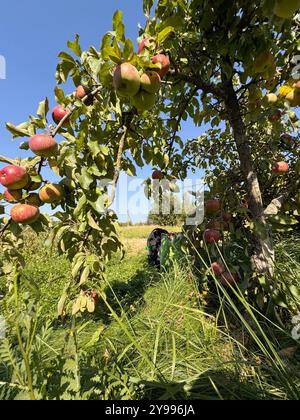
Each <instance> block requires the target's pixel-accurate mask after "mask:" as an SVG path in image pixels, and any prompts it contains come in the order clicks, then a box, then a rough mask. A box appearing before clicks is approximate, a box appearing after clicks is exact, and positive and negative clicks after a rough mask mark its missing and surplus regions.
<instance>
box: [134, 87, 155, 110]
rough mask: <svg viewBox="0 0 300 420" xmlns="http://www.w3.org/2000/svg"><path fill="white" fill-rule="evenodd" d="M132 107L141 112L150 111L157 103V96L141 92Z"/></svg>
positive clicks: (135, 97)
mask: <svg viewBox="0 0 300 420" xmlns="http://www.w3.org/2000/svg"><path fill="white" fill-rule="evenodd" d="M131 101H132V105H133V106H134V107H135V108H136V109H137V110H138V111H140V112H144V111H149V110H150V109H152V108H153V107H154V105H155V102H156V95H155V94H153V93H148V92H144V91H142V90H141V91H140V92H139V93H138V94H137V95H135V96H134V97H133V98H132V99H131Z"/></svg>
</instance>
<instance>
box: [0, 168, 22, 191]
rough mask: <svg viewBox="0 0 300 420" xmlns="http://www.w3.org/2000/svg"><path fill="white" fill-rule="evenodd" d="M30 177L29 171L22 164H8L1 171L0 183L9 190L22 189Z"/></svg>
mask: <svg viewBox="0 0 300 420" xmlns="http://www.w3.org/2000/svg"><path fill="white" fill-rule="evenodd" d="M28 179H29V177H28V174H27V171H26V169H25V168H23V167H22V166H17V165H8V166H6V167H5V168H3V169H2V170H1V171H0V183H1V184H2V185H3V187H6V188H7V189H8V190H21V189H22V188H24V187H25V185H26V184H27V183H28Z"/></svg>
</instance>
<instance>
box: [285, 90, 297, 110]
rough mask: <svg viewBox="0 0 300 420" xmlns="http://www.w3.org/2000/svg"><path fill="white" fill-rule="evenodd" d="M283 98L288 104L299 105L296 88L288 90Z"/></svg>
mask: <svg viewBox="0 0 300 420" xmlns="http://www.w3.org/2000/svg"><path fill="white" fill-rule="evenodd" d="M285 99H286V100H287V101H289V103H290V105H291V106H292V107H293V108H294V107H297V106H300V92H299V90H298V89H293V90H292V91H291V92H289V93H288V94H287V95H286V97H285Z"/></svg>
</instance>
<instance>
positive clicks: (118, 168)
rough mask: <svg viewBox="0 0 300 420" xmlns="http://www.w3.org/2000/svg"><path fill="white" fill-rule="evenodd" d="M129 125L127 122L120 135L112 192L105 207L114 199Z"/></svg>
mask: <svg viewBox="0 0 300 420" xmlns="http://www.w3.org/2000/svg"><path fill="white" fill-rule="evenodd" d="M129 125H130V124H127V126H126V127H125V130H124V133H123V134H122V137H121V140H120V144H119V150H118V156H117V163H116V168H115V175H114V179H113V183H112V194H111V196H110V199H109V201H108V204H107V208H109V207H110V206H111V205H112V204H113V202H114V201H115V197H116V191H117V184H118V180H119V177H120V172H121V166H122V157H123V152H124V148H125V143H126V140H127V136H128V133H129V130H130V127H129Z"/></svg>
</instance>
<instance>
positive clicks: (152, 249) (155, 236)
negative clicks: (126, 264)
mask: <svg viewBox="0 0 300 420" xmlns="http://www.w3.org/2000/svg"><path fill="white" fill-rule="evenodd" d="M164 235H169V232H168V231H167V230H164V229H155V230H154V231H153V232H152V233H150V235H149V237H148V241H147V247H148V251H149V254H148V259H149V264H150V265H154V266H155V267H157V268H158V269H160V247H161V241H162V238H163V236H164Z"/></svg>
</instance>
